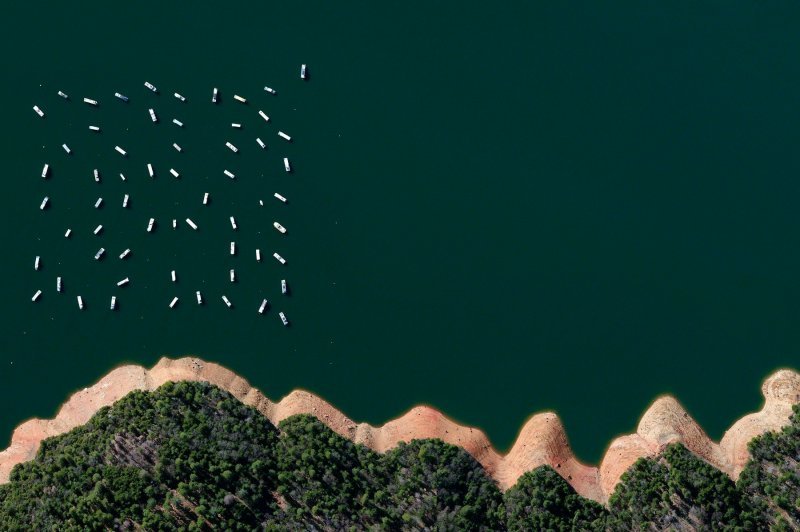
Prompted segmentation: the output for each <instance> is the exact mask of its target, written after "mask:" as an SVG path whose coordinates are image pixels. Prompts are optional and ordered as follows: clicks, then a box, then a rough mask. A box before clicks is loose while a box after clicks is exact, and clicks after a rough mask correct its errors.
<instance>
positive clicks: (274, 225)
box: [272, 222, 286, 234]
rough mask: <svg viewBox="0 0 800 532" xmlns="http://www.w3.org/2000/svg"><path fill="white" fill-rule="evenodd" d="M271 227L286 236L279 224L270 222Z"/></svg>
mask: <svg viewBox="0 0 800 532" xmlns="http://www.w3.org/2000/svg"><path fill="white" fill-rule="evenodd" d="M272 226H273V227H274V228H275V229H277V230H278V231H279V232H281V233H283V234H286V228H285V227H284V226H282V225H281V224H279V223H278V222H272Z"/></svg>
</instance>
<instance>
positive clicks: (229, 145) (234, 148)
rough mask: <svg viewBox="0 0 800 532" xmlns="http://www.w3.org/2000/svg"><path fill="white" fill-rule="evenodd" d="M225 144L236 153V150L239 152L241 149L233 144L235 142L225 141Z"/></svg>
mask: <svg viewBox="0 0 800 532" xmlns="http://www.w3.org/2000/svg"><path fill="white" fill-rule="evenodd" d="M225 145H226V146H227V147H228V149H229V150H231V151H232V152H233V153H236V152H238V151H239V148H237V147H236V146H234V145H233V144H231V143H230V142H226V143H225Z"/></svg>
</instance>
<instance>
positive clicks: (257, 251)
mask: <svg viewBox="0 0 800 532" xmlns="http://www.w3.org/2000/svg"><path fill="white" fill-rule="evenodd" d="M256 261H257V262H261V250H260V249H256Z"/></svg>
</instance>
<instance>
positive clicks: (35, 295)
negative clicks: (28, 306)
mask: <svg viewBox="0 0 800 532" xmlns="http://www.w3.org/2000/svg"><path fill="white" fill-rule="evenodd" d="M41 295H42V291H41V290H37V291H36V293H35V294H33V297H32V298H31V301H33V302H35V301H36V300H37V299H39V296H41Z"/></svg>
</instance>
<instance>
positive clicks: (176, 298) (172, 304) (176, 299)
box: [169, 296, 178, 308]
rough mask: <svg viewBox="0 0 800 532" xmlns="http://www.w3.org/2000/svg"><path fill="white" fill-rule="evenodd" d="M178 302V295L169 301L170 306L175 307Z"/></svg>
mask: <svg viewBox="0 0 800 532" xmlns="http://www.w3.org/2000/svg"><path fill="white" fill-rule="evenodd" d="M177 304H178V296H175V297H173V298H172V301H170V303H169V308H175V305H177Z"/></svg>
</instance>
